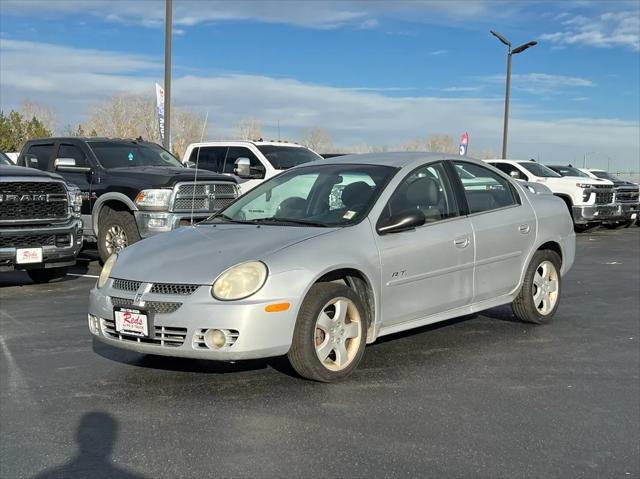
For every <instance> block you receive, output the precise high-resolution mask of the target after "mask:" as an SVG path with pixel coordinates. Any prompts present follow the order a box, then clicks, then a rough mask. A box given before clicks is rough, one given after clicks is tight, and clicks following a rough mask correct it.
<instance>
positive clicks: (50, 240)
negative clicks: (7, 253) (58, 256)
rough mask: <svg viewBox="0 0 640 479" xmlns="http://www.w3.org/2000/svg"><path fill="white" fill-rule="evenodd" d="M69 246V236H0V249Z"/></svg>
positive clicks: (18, 234)
mask: <svg viewBox="0 0 640 479" xmlns="http://www.w3.org/2000/svg"><path fill="white" fill-rule="evenodd" d="M70 245H71V235H69V234H59V235H55V234H46V233H44V234H32V233H29V234H20V233H17V234H15V233H14V234H4V235H0V248H35V247H41V246H58V247H61V248H67V247H69V246H70Z"/></svg>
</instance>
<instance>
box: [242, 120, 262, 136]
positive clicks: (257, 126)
mask: <svg viewBox="0 0 640 479" xmlns="http://www.w3.org/2000/svg"><path fill="white" fill-rule="evenodd" d="M238 137H239V138H240V139H241V140H257V139H259V138H262V123H260V121H258V120H256V119H255V118H243V119H242V120H240V122H239V123H238Z"/></svg>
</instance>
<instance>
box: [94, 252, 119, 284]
mask: <svg viewBox="0 0 640 479" xmlns="http://www.w3.org/2000/svg"><path fill="white" fill-rule="evenodd" d="M117 260H118V253H114V254H112V255H111V256H109V257H108V258H107V261H105V262H104V266H103V267H102V271H101V272H100V277H99V278H98V288H103V287H104V285H105V284H107V280H108V279H109V275H110V274H111V270H112V269H113V265H115V264H116V261H117Z"/></svg>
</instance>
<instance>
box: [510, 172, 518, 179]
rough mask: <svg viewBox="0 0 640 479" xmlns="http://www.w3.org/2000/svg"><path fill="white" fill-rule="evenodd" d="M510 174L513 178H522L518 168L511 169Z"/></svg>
mask: <svg viewBox="0 0 640 479" xmlns="http://www.w3.org/2000/svg"><path fill="white" fill-rule="evenodd" d="M509 176H510V177H511V178H513V179H514V180H519V179H520V172H519V171H518V170H511V171H510V172H509Z"/></svg>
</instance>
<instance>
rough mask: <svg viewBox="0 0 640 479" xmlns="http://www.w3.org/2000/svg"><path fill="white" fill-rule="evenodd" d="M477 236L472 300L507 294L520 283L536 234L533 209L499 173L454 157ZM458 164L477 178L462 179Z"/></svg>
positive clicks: (482, 299) (476, 300) (475, 237)
mask: <svg viewBox="0 0 640 479" xmlns="http://www.w3.org/2000/svg"><path fill="white" fill-rule="evenodd" d="M454 164H455V165H456V168H455V171H456V174H458V178H459V181H460V183H459V185H460V186H461V187H462V189H463V191H464V196H465V199H466V202H467V206H468V212H469V219H470V221H471V226H472V227H473V236H474V241H475V250H476V256H475V268H474V282H473V283H474V285H473V289H474V294H473V302H474V303H477V302H479V301H484V300H487V299H491V298H495V297H497V296H501V295H503V294H507V293H509V292H510V291H512V290H513V289H514V288H516V287H517V286H518V283H519V281H520V276H521V273H522V270H523V268H524V266H525V264H524V262H525V261H526V257H527V254H528V253H529V251H531V248H532V247H533V245H534V242H535V238H536V228H537V222H536V217H535V214H534V212H533V208H532V207H531V205H530V204H529V202H528V201H527V200H526V198H521V197H520V193H518V191H517V189H516V188H515V187H514V186H513V185H512V184H511V183H510V182H509V180H507V179H506V178H504V177H503V176H502V175H500V174H499V173H497V172H495V171H493V170H491V169H489V168H487V167H485V166H483V165H479V164H476V163H472V162H466V161H455V162H454ZM458 166H460V167H462V168H464V170H465V171H466V172H468V173H470V174H471V175H473V176H474V177H475V180H474V181H469V180H468V179H464V178H462V176H461V175H460V174H459V169H458V168H457V167H458Z"/></svg>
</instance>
